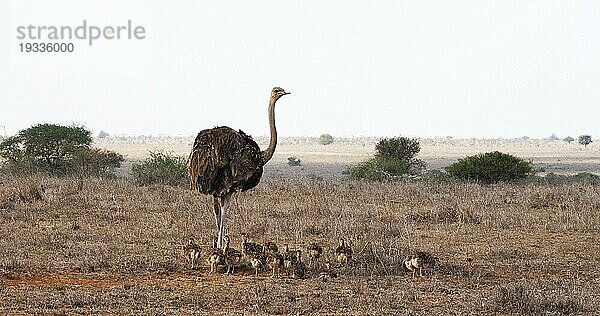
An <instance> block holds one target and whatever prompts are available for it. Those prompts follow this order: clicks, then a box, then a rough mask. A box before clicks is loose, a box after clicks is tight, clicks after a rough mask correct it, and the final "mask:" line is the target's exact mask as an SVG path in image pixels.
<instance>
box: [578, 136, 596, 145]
mask: <svg viewBox="0 0 600 316" xmlns="http://www.w3.org/2000/svg"><path fill="white" fill-rule="evenodd" d="M592 142H593V140H592V136H590V135H580V136H579V143H580V144H581V145H583V146H584V147H587V145H589V144H591V143H592Z"/></svg>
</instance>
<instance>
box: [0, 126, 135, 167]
mask: <svg viewBox="0 0 600 316" xmlns="http://www.w3.org/2000/svg"><path fill="white" fill-rule="evenodd" d="M91 144H92V137H91V132H90V131H89V130H87V129H86V128H85V127H83V126H61V125H55V124H38V125H35V126H32V127H30V128H27V129H24V130H22V131H20V132H19V133H18V134H17V135H16V136H12V137H9V138H7V139H6V140H4V141H3V142H2V143H0V157H2V158H4V159H5V160H6V161H7V162H8V164H9V166H10V167H13V170H21V171H23V170H26V171H30V172H40V171H41V172H47V173H50V174H52V175H64V174H68V173H75V172H81V171H83V170H84V169H85V170H87V169H89V166H95V167H94V170H95V172H89V173H90V174H92V173H99V172H102V171H103V170H107V168H114V167H119V166H120V163H121V162H122V161H123V156H122V155H120V154H117V153H113V152H109V151H99V150H93V149H92V148H91ZM86 173H88V172H86Z"/></svg>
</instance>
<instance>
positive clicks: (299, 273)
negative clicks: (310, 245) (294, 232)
mask: <svg viewBox="0 0 600 316" xmlns="http://www.w3.org/2000/svg"><path fill="white" fill-rule="evenodd" d="M292 267H293V269H292V278H294V279H302V278H304V275H305V274H306V265H305V264H304V262H302V250H296V260H295V261H294V262H293V263H292Z"/></svg>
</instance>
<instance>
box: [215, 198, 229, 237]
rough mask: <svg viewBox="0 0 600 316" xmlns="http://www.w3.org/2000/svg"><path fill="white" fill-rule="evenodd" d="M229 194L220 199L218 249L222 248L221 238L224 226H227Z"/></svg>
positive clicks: (223, 235)
mask: <svg viewBox="0 0 600 316" xmlns="http://www.w3.org/2000/svg"><path fill="white" fill-rule="evenodd" d="M230 202H231V193H228V194H226V195H225V196H223V197H221V222H220V223H219V241H218V247H219V248H221V247H222V246H223V238H224V237H225V226H226V225H227V212H228V211H229V205H230V204H231V203H230Z"/></svg>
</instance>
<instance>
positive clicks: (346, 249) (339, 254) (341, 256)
mask: <svg viewBox="0 0 600 316" xmlns="http://www.w3.org/2000/svg"><path fill="white" fill-rule="evenodd" d="M335 256H336V259H337V261H338V262H339V263H340V264H343V265H346V264H348V262H350V261H351V260H352V247H351V246H350V245H346V242H345V241H344V238H340V245H339V246H338V247H337V248H336V249H335Z"/></svg>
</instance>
